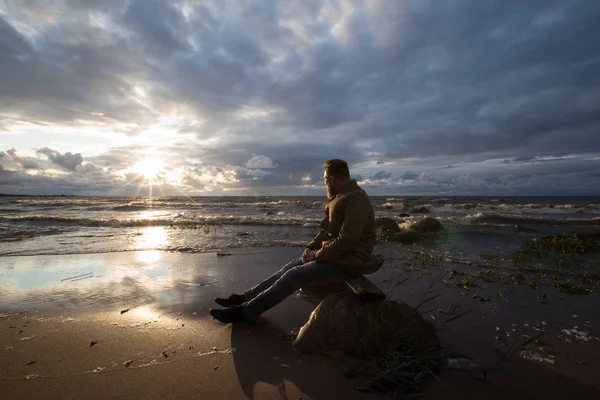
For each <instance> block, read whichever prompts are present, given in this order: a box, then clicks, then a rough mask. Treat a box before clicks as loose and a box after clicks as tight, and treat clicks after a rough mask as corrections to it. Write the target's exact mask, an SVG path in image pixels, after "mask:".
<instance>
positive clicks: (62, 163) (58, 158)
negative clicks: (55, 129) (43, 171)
mask: <svg viewBox="0 0 600 400" xmlns="http://www.w3.org/2000/svg"><path fill="white" fill-rule="evenodd" d="M37 153H38V154H43V155H45V156H46V157H48V159H49V160H50V161H52V162H53V163H54V164H56V165H58V166H59V167H62V168H64V169H66V170H68V171H75V167H77V166H79V165H81V163H82V162H83V157H82V156H81V153H76V154H73V153H71V152H70V151H68V152H66V153H64V154H60V153H59V152H58V151H56V150H52V149H49V148H48V147H44V148H43V149H40V150H38V151H37Z"/></svg>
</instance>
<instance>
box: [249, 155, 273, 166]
mask: <svg viewBox="0 0 600 400" xmlns="http://www.w3.org/2000/svg"><path fill="white" fill-rule="evenodd" d="M246 168H250V169H269V168H275V164H274V163H273V160H271V159H270V158H269V157H265V156H259V155H254V156H253V157H252V158H251V159H249V160H248V162H247V163H246Z"/></svg>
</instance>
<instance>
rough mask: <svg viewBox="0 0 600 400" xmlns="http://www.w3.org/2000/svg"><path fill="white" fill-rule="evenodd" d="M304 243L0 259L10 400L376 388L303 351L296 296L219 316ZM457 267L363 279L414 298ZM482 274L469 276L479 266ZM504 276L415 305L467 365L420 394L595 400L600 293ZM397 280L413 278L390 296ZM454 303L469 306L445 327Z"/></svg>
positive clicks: (260, 395)
mask: <svg viewBox="0 0 600 400" xmlns="http://www.w3.org/2000/svg"><path fill="white" fill-rule="evenodd" d="M381 250H382V253H383V255H384V256H386V249H385V247H383V248H382V249H381ZM300 252H301V249H300V248H270V249H264V248H263V249H252V248H249V249H237V250H235V251H233V252H232V253H233V254H232V255H230V256H224V257H218V256H216V254H215V253H206V254H186V253H170V252H162V251H145V252H122V253H103V254H76V255H61V256H56V255H53V256H28V257H25V256H22V257H2V259H1V262H0V265H1V266H0V278H1V281H0V282H1V283H0V285H1V289H2V290H1V292H0V293H1V294H0V357H1V359H2V363H1V364H0V397H1V398H2V399H4V398H6V399H71V398H73V399H75V398H77V399H81V398H84V399H106V398H115V399H120V398H123V399H125V398H127V399H137V398H145V399H150V398H164V397H165V396H169V397H170V398H181V399H192V398H194V399H195V398H206V399H238V398H239V399H243V398H256V399H281V398H284V399H328V398H352V399H362V398H382V397H381V395H377V394H368V393H362V392H359V391H357V390H355V387H356V386H357V385H359V384H361V382H362V381H361V379H360V377H359V378H355V379H348V378H346V377H345V376H344V372H345V371H346V370H348V368H349V367H350V366H351V365H352V363H353V361H352V360H350V359H349V358H347V357H346V356H345V355H343V354H336V353H331V354H326V355H299V354H296V353H295V352H294V350H293V348H292V341H291V332H293V331H294V330H297V329H298V328H299V327H301V326H302V325H303V324H304V322H305V321H306V320H307V318H308V316H309V315H310V313H311V311H312V309H313V307H312V305H311V304H309V303H308V302H306V301H305V300H303V299H302V297H301V294H298V295H294V296H292V297H290V298H289V299H287V300H286V301H285V302H284V303H282V304H281V305H279V306H278V307H275V308H273V309H271V310H269V311H268V312H266V313H265V314H264V315H263V316H262V317H261V318H260V320H258V321H256V322H253V323H247V324H240V325H236V326H232V325H223V324H221V323H219V322H217V321H214V320H212V318H210V316H209V314H208V309H209V308H210V307H212V306H213V305H214V303H213V298H214V297H215V296H217V295H227V294H229V293H231V292H241V291H243V290H244V289H246V288H247V287H249V286H251V285H254V284H255V283H257V282H258V281H259V280H260V279H261V278H264V277H266V276H267V275H268V274H270V273H272V272H274V271H275V270H277V269H278V268H279V267H280V266H281V265H283V264H284V263H285V262H286V261H288V260H290V259H291V258H293V257H294V256H296V255H297V254H299V253H300ZM455 267H456V266H453V265H451V263H448V262H446V263H445V264H444V263H441V264H440V263H437V264H435V265H434V264H431V265H429V263H426V262H425V261H420V262H418V263H417V262H415V260H414V255H413V256H412V258H411V256H410V253H407V255H406V257H401V258H398V257H397V253H394V257H391V256H389V255H388V256H387V257H386V263H385V265H384V268H383V269H382V270H380V271H379V272H377V273H376V274H373V275H370V276H369V277H370V279H371V280H372V281H373V282H375V283H376V284H377V285H378V286H380V287H381V288H382V289H384V290H385V291H387V292H388V293H390V295H391V297H392V298H393V299H396V300H398V301H403V302H406V303H407V304H409V305H411V306H416V305H418V304H419V303H420V302H421V300H422V299H423V296H424V295H426V294H427V293H428V288H429V286H430V285H431V282H432V280H433V279H435V276H438V275H439V274H440V273H444V274H445V273H447V271H448V270H449V269H451V268H455ZM478 268H479V267H475V266H470V267H468V268H467V267H463V268H462V269H461V272H460V273H461V274H466V275H467V276H468V275H469V274H471V275H473V276H476V275H477V273H476V270H478ZM494 274H496V276H497V277H498V279H489V276H488V279H483V277H482V276H479V278H482V279H479V280H477V281H476V282H478V283H477V284H478V286H477V287H474V288H471V289H470V290H467V289H465V288H461V287H456V285H455V284H453V282H454V283H455V282H460V279H459V278H464V275H459V276H455V277H453V278H454V281H452V280H448V279H446V282H445V283H438V285H441V289H442V290H441V292H442V295H441V296H439V297H438V298H436V299H435V300H433V301H431V302H428V303H427V305H426V307H424V308H423V309H420V310H422V311H423V317H424V318H428V319H430V320H431V321H432V322H434V323H435V324H436V325H438V326H439V327H440V328H441V329H440V331H439V336H440V338H441V341H442V345H443V347H444V348H448V349H451V350H453V351H456V352H459V353H461V354H463V355H464V356H465V357H468V358H469V359H470V360H469V361H466V360H462V361H461V360H456V363H455V364H457V365H458V367H456V365H454V364H452V365H450V367H456V368H459V369H460V370H458V369H452V368H449V369H448V370H446V371H444V372H443V373H442V374H440V375H439V377H438V378H439V380H438V379H436V378H434V377H432V378H430V379H429V380H428V382H427V388H426V390H425V392H424V397H425V398H432V399H434V398H440V397H442V396H443V397H444V398H462V399H465V398H473V399H475V398H483V397H485V398H505V397H507V396H510V397H512V398H532V397H535V398H549V399H555V398H556V399H559V398H566V397H571V398H578V399H587V398H589V399H595V398H599V396H600V382H599V381H598V380H597V376H598V373H599V371H600V369H599V368H600V339H599V338H598V337H599V336H600V333H599V330H598V326H597V321H600V309H599V307H598V304H599V303H600V302H599V300H600V296H599V294H598V292H594V293H591V294H588V295H584V296H577V295H570V294H562V293H557V292H555V291H553V290H552V288H551V285H552V282H551V280H550V278H541V277H535V278H532V279H535V282H536V283H535V287H533V285H530V277H529V276H527V275H526V274H525V275H524V276H523V284H519V283H518V282H512V281H510V279H512V278H506V279H504V278H502V279H500V276H502V277H507V276H509V275H510V273H509V272H507V271H505V270H503V269H501V268H498V269H496V270H494ZM480 275H481V274H480ZM400 277H402V278H403V279H404V278H408V280H407V281H406V282H405V283H403V284H402V285H400V286H399V287H397V288H396V289H395V290H393V291H392V289H391V288H392V287H393V286H394V283H395V282H397V281H398V279H399V278H400ZM498 293H501V294H500V295H498ZM453 303H454V304H459V305H460V308H461V310H462V311H470V312H469V313H468V314H467V315H465V316H464V317H462V318H460V319H458V320H456V321H454V322H451V323H449V324H447V325H444V324H443V320H444V315H445V314H444V310H447V309H448V308H449V307H450V306H451V305H452V304H453ZM528 338H533V339H535V340H532V341H531V342H530V343H526V342H527V340H528ZM524 342H525V343H526V346H524V347H523V346H521V345H522V344H523V343H524ZM465 370H467V371H465Z"/></svg>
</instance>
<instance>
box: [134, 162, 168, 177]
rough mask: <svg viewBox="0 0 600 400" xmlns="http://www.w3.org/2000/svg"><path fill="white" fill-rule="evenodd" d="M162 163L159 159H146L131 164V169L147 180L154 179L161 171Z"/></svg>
mask: <svg viewBox="0 0 600 400" xmlns="http://www.w3.org/2000/svg"><path fill="white" fill-rule="evenodd" d="M163 168H164V164H163V163H162V161H160V160H156V159H146V160H142V161H140V162H139V163H137V164H135V165H134V166H133V170H134V171H135V172H137V173H138V174H140V175H144V176H145V177H146V179H148V181H150V182H151V181H152V180H154V178H156V176H157V175H158V174H159V173H161V172H162V170H163Z"/></svg>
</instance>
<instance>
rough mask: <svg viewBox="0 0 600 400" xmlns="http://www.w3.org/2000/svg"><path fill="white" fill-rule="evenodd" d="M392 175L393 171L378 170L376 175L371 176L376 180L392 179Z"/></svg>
mask: <svg viewBox="0 0 600 400" xmlns="http://www.w3.org/2000/svg"><path fill="white" fill-rule="evenodd" d="M391 176H392V173H391V172H385V171H383V170H382V171H377V172H376V173H375V175H373V176H372V177H371V179H374V180H385V179H390V177H391Z"/></svg>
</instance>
